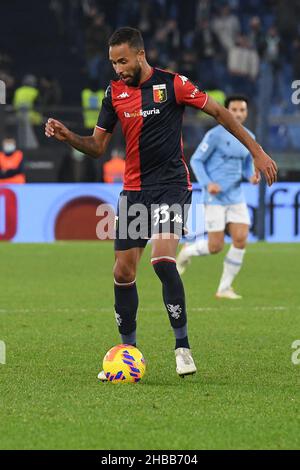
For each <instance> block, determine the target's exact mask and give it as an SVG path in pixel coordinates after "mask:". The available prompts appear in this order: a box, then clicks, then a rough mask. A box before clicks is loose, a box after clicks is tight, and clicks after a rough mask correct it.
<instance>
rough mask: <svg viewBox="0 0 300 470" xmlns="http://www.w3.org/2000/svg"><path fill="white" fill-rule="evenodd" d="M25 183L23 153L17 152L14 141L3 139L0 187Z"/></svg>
mask: <svg viewBox="0 0 300 470" xmlns="http://www.w3.org/2000/svg"><path fill="white" fill-rule="evenodd" d="M23 183H26V178H25V174H24V164H23V152H21V150H17V146H16V141H15V139H11V138H5V139H4V140H3V142H2V152H0V185H1V184H23Z"/></svg>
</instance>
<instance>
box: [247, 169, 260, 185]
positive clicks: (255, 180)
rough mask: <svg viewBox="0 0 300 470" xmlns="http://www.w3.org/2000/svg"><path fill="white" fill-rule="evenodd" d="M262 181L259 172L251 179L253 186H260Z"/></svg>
mask: <svg viewBox="0 0 300 470" xmlns="http://www.w3.org/2000/svg"><path fill="white" fill-rule="evenodd" d="M260 180H261V176H260V172H259V171H258V170H257V171H256V172H255V174H254V175H252V176H251V178H250V179H249V181H250V183H251V184H258V183H259V182H260Z"/></svg>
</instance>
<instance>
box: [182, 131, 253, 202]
mask: <svg viewBox="0 0 300 470" xmlns="http://www.w3.org/2000/svg"><path fill="white" fill-rule="evenodd" d="M246 130H247V131H248V132H249V134H250V135H251V137H253V138H255V136H254V134H252V132H250V131H249V130H248V129H246ZM191 167H192V169H193V172H194V173H195V176H196V178H197V181H198V182H199V183H200V184H201V186H202V187H203V190H204V203H205V204H222V205H227V204H239V203H241V202H245V198H244V194H243V191H242V188H241V183H242V180H243V178H244V179H247V180H249V178H251V176H252V175H253V174H254V165H253V160H252V157H251V155H250V153H249V150H248V149H247V148H246V147H245V146H244V145H243V144H241V142H240V141H239V140H238V139H237V138H236V137H234V136H233V135H232V134H230V132H228V131H227V130H226V129H225V128H224V127H223V126H220V125H219V126H216V127H214V128H213V129H211V130H210V131H208V132H207V133H206V134H205V136H204V139H203V140H202V142H201V143H200V145H199V146H198V148H197V149H196V151H195V152H194V154H193V155H192V158H191ZM209 183H218V184H219V185H220V186H221V192H220V193H219V194H216V195H211V194H209V193H208V191H207V189H206V188H207V185H208V184H209Z"/></svg>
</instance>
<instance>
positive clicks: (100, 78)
mask: <svg viewBox="0 0 300 470" xmlns="http://www.w3.org/2000/svg"><path fill="white" fill-rule="evenodd" d="M125 25H129V26H133V27H137V28H140V29H141V31H142V33H143V36H144V40H145V45H146V53H147V58H148V61H149V63H150V64H151V65H155V66H159V67H162V68H165V69H169V70H172V71H178V72H180V73H181V74H183V75H186V76H188V77H189V78H190V79H191V80H193V81H194V82H195V83H196V84H197V85H198V86H199V87H200V88H201V89H203V90H206V91H208V93H209V94H211V96H213V97H214V98H215V99H216V100H218V101H219V102H221V103H223V102H224V99H225V96H226V94H228V93H232V92H235V93H236V92H239V93H244V94H246V95H248V97H249V98H250V103H251V104H250V115H249V119H248V123H247V125H248V127H249V128H250V129H251V130H253V131H254V132H255V133H256V135H257V138H258V140H259V141H260V143H261V144H262V145H263V146H264V147H265V148H266V149H267V150H268V151H269V152H270V154H271V155H272V157H273V158H274V159H275V160H276V161H277V162H278V164H279V168H280V172H279V179H280V180H282V181H283V180H284V181H300V158H299V155H300V119H299V118H300V104H299V103H298V102H297V101H298V100H297V97H299V98H300V92H299V93H298V94H297V87H298V88H299V89H300V0H289V2H286V1H283V0H228V1H221V0H151V1H149V0H148V1H146V0H139V1H138V0H101V1H100V0H98V1H97V0H69V1H68V0H64V1H62V0H61V1H60V0H43V1H40V2H39V1H37V0H27V1H26V2H21V1H16V0H10V1H8V0H1V30H0V80H2V81H4V82H5V84H6V103H7V104H6V105H4V106H0V139H1V142H2V140H3V139H4V138H5V137H13V138H15V139H16V141H17V147H18V148H19V149H21V150H22V151H23V152H24V171H25V174H26V180H27V182H55V181H58V182H66V181H68V182H70V181H74V182H81V181H87V182H89V181H90V182H97V181H106V176H105V168H104V164H105V162H107V161H109V160H110V159H111V157H112V156H113V158H116V155H117V156H119V157H120V158H119V160H121V159H122V158H123V156H124V141H123V137H122V135H121V132H120V128H119V127H118V128H117V130H116V131H115V134H114V137H113V139H112V143H111V145H110V147H109V150H108V152H107V154H106V155H105V157H104V158H103V159H102V160H101V161H93V160H92V159H86V158H84V156H83V155H81V154H80V153H79V152H76V151H73V150H71V149H69V148H68V147H67V146H65V145H59V144H57V143H56V142H53V141H49V140H48V139H46V138H45V136H44V123H45V121H46V120H47V118H48V117H49V116H52V117H55V118H57V119H60V120H62V121H63V122H64V123H65V124H66V125H67V126H69V127H71V128H72V130H74V131H75V132H77V133H80V134H91V133H92V131H93V127H94V125H95V122H96V119H97V115H98V111H99V106H100V103H101V100H102V98H103V94H104V90H105V88H106V86H107V85H108V83H109V80H110V79H111V78H113V71H112V68H111V65H110V63H109V61H108V50H107V41H108V38H109V36H110V35H111V34H112V32H113V31H114V30H115V29H116V28H118V27H120V26H125ZM297 80H298V81H299V83H298V84H297V83H295V82H296V81H297ZM292 97H294V98H292ZM299 101H300V99H299ZM213 125H215V122H214V121H213V120H211V119H210V118H209V117H207V116H206V115H205V114H203V113H201V112H197V111H194V110H191V109H187V111H186V116H185V120H184V142H185V154H186V157H187V160H188V161H189V157H190V155H191V153H192V152H193V150H194V149H195V147H196V146H197V145H198V143H199V142H200V140H201V138H202V137H203V135H204V133H205V132H206V131H207V130H208V129H209V128H210V127H211V126H213Z"/></svg>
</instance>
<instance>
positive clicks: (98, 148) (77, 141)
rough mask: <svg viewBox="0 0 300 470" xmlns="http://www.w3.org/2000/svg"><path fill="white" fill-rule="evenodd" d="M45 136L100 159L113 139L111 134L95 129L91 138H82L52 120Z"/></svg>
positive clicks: (48, 124)
mask: <svg viewBox="0 0 300 470" xmlns="http://www.w3.org/2000/svg"><path fill="white" fill-rule="evenodd" d="M45 134H46V136H47V137H49V138H50V137H54V138H55V139H57V140H59V141H60V142H65V143H67V144H69V145H71V147H74V148H75V149H77V150H79V151H80V152H82V153H84V154H86V155H89V156H90V157H93V158H99V157H101V156H102V155H103V153H104V152H105V150H106V148H107V145H108V143H109V141H110V139H111V134H110V133H109V132H105V131H102V130H101V129H95V130H94V134H93V135H91V136H80V135H78V134H75V133H74V132H72V131H70V129H68V128H67V127H66V126H65V125H64V124H62V123H61V122H60V121H57V120H56V119H51V118H50V119H48V121H47V123H46V127H45Z"/></svg>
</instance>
